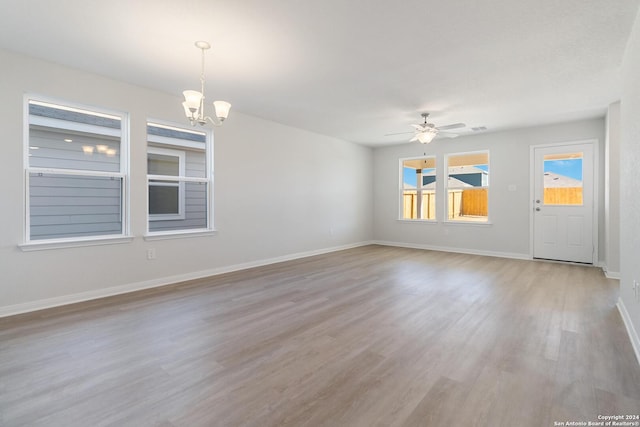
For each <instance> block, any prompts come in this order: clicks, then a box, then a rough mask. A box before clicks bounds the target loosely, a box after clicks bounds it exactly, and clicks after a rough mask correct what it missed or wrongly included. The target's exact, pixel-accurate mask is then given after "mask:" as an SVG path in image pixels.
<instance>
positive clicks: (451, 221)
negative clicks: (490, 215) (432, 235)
mask: <svg viewBox="0 0 640 427" xmlns="http://www.w3.org/2000/svg"><path fill="white" fill-rule="evenodd" d="M442 223H443V224H444V225H453V226H458V225H464V226H466V225H471V226H473V227H488V226H491V225H493V223H492V222H490V221H469V220H465V219H455V220H454V219H447V220H444V221H442Z"/></svg>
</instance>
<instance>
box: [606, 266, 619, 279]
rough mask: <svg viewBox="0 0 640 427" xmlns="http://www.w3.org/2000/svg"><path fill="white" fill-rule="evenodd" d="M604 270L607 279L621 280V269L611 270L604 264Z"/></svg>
mask: <svg viewBox="0 0 640 427" xmlns="http://www.w3.org/2000/svg"><path fill="white" fill-rule="evenodd" d="M602 271H604V276H605V277H606V278H607V279H616V280H620V272H619V271H609V270H608V269H607V266H606V265H605V266H603V267H602Z"/></svg>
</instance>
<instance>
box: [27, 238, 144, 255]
mask: <svg viewBox="0 0 640 427" xmlns="http://www.w3.org/2000/svg"><path fill="white" fill-rule="evenodd" d="M132 241H133V236H117V237H113V236H107V237H91V238H87V239H83V240H77V239H74V240H42V241H33V242H28V243H23V244H21V245H18V247H19V248H20V249H21V250H22V251H23V252H31V251H44V250H49V249H66V248H78V247H85V246H102V245H116V244H120V243H130V242H132Z"/></svg>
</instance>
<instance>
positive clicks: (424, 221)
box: [396, 218, 440, 224]
mask: <svg viewBox="0 0 640 427" xmlns="http://www.w3.org/2000/svg"><path fill="white" fill-rule="evenodd" d="M396 221H398V222H406V223H409V224H412V223H415V224H439V223H440V221H438V220H435V219H409V218H398V219H396Z"/></svg>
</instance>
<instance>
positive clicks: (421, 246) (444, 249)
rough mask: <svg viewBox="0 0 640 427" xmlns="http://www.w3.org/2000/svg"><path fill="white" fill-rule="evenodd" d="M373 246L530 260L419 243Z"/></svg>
mask: <svg viewBox="0 0 640 427" xmlns="http://www.w3.org/2000/svg"><path fill="white" fill-rule="evenodd" d="M373 243H374V244H376V245H382V246H394V247H399V248H408V249H423V250H427V251H439V252H452V253H458V254H467V255H481V256H490V257H497V258H510V259H521V260H528V261H530V260H531V257H530V256H529V255H527V254H519V253H515V252H495V251H483V250H477V249H463V248H453V247H448V246H434V245H425V244H421V243H405V242H390V241H386V240H374V241H373Z"/></svg>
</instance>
